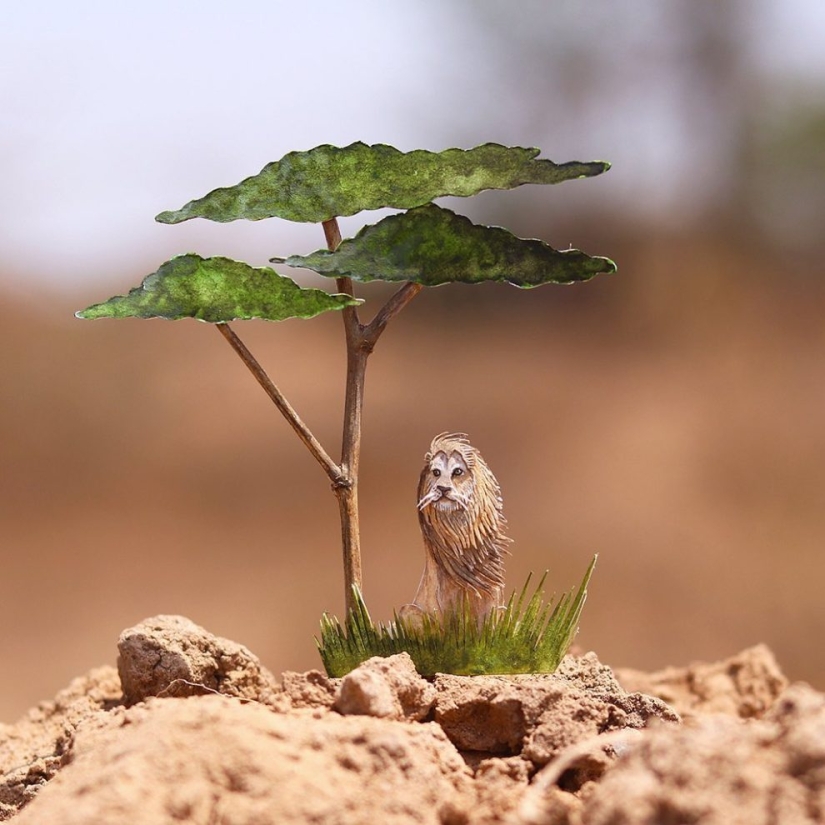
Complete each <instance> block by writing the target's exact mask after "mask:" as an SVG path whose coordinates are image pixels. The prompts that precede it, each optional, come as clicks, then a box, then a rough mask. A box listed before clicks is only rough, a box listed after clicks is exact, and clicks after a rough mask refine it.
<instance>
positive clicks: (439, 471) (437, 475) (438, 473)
mask: <svg viewBox="0 0 825 825" xmlns="http://www.w3.org/2000/svg"><path fill="white" fill-rule="evenodd" d="M433 475H434V476H435V477H436V478H440V477H441V470H433Z"/></svg>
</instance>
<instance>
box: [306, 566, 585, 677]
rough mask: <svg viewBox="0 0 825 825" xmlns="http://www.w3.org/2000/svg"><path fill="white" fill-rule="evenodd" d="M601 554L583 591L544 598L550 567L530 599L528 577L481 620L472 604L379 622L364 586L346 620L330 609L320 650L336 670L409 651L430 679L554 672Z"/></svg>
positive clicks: (331, 670) (340, 671)
mask: <svg viewBox="0 0 825 825" xmlns="http://www.w3.org/2000/svg"><path fill="white" fill-rule="evenodd" d="M596 558H597V557H595V556H594V557H593V561H592V562H590V566H589V567H588V568H587V572H586V573H585V574H584V578H583V579H582V582H581V584H580V585H579V587H578V589H577V590H571V591H570V592H569V593H565V594H564V595H563V596H562V597H561V598H560V599H559V600H558V601H557V602H556V604H555V606H553V605H552V601H551V603H550V604H545V602H544V594H543V586H544V580H545V578H546V576H547V574H546V573H545V574H544V576H542V578H541V581H540V582H539V584H538V587H537V588H536V590H535V591H534V593H533V595H532V596H531V597H530V599H529V600H528V599H527V591H528V587H529V585H530V579H529V578H528V579H527V582H526V584H525V585H524V587H523V588H522V590H521V593H520V594H519V596H518V598H516V595H515V593H514V594H513V595H512V596H511V597H510V601H509V602H508V604H507V607H506V608H505V609H504V610H503V611H501V612H500V613H499V614H492V615H491V616H489V617H488V618H487V619H486V620H485V621H484V622H483V623H482V624H481V625H478V624H477V623H476V620H475V618H473V616H472V614H471V612H470V609H469V605H467V604H465V606H464V610H462V611H457V612H455V613H452V614H449V615H446V616H444V617H435V616H428V615H425V616H424V617H423V623H422V624H421V625H420V626H418V625H417V624H416V623H415V622H411V621H409V620H407V619H402V618H399V617H398V616H395V617H394V620H393V621H392V622H391V623H389V624H387V625H384V624H381V623H379V624H377V625H376V624H373V622H372V619H370V615H369V612H368V611H367V607H366V605H365V604H364V599H363V597H362V596H361V593H360V591H358V590H357V588H356V589H355V605H356V606H355V608H354V610H352V611H350V614H349V616H348V617H347V620H346V623H345V624H344V625H342V624H341V623H340V622H339V621H338V619H336V618H334V617H331V616H328V615H326V614H325V615H324V617H323V618H322V619H321V639H320V641H318V650H319V652H320V654H321V659H322V660H323V663H324V667H325V668H326V671H327V673H328V674H329V675H330V676H344V675H345V674H347V673H349V671H351V670H352V669H353V668H355V667H357V666H358V665H359V664H361V662H363V661H366V660H367V659H369V658H370V657H372V656H392V655H393V654H395V653H401V652H402V651H406V652H407V653H409V654H410V656H411V657H412V660H413V661H414V662H415V667H416V669H417V670H418V672H419V673H420V674H421V675H422V676H428V677H430V676H434V675H435V674H436V673H455V674H458V675H465V676H474V675H479V674H495V673H552V672H553V671H554V670H555V669H556V668H557V667H558V665H559V662H561V660H562V658H563V657H564V654H565V653H566V652H567V650H568V648H569V647H570V644H571V643H572V641H573V638H574V636H575V635H576V631H577V630H578V624H579V617H580V616H581V612H582V608H583V607H584V602H585V599H586V598H587V585H588V583H589V581H590V577H591V576H592V574H593V568H594V567H595V566H596ZM525 601H526V604H525ZM316 641H317V640H316Z"/></svg>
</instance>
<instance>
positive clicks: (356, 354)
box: [216, 218, 422, 614]
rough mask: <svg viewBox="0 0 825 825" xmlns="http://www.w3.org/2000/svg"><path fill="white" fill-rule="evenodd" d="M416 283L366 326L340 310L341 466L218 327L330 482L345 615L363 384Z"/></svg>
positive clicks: (331, 224)
mask: <svg viewBox="0 0 825 825" xmlns="http://www.w3.org/2000/svg"><path fill="white" fill-rule="evenodd" d="M323 227H324V236H325V237H326V241H327V246H328V248H329V249H330V251H335V249H336V248H337V247H338V245H339V244H340V243H341V232H340V230H339V228H338V221H337V220H336V219H335V218H332V219H330V220H328V221H324V223H323ZM336 284H337V288H338V292H339V293H341V294H343V295H349V296H350V297H352V296H353V294H354V293H353V285H352V279H350V278H337V279H336ZM421 289H422V287H421V285H420V284H413V283H407V284H404V285H403V286H402V287H401V288H400V289H399V290H398V291H397V292H395V293H394V294H393V295H392V297H390V299H389V300H388V301H387V302H386V304H384V306H383V307H382V308H381V309H380V310H379V311H378V313H377V314H376V316H375V317H374V318H373V319H372V321H371V322H370V323H369V324H367V325H364V324H362V323H361V322H360V320H359V318H358V311H357V308H356V307H355V306H348V307H344V309H343V310H342V313H341V314H342V316H343V321H344V332H345V336H346V343H347V384H346V394H345V398H344V428H343V434H342V444H341V463H340V464H336V463H335V461H333V460H332V458H330V456H329V455H328V454H327V452H326V451H325V450H324V448H323V447H322V446H321V444H320V442H319V441H318V439H317V438H315V436H314V435H313V434H312V432H311V431H310V429H309V427H307V426H306V424H304V422H303V421H302V420H301V418H300V416H299V415H298V413H297V412H295V410H294V409H293V407H292V405H291V404H290V403H289V402H288V401H287V400H286V398H285V397H284V395H283V393H282V392H281V391H280V390H279V389H278V387H276V386H275V384H274V383H273V382H272V380H271V379H270V378H269V376H268V375H267V374H266V372H265V371H264V369H263V367H261V365H260V364H259V363H258V362H257V360H256V359H255V357H254V356H253V355H252V353H251V352H250V351H249V350H248V349H247V348H246V346H245V345H244V343H243V341H241V339H240V338H239V337H238V336H237V335H236V334H235V332H234V331H233V330H232V328H231V327H230V326H229V325H228V324H226V323H222V324H216V326H217V327H218V330H219V331H220V333H221V335H223V337H224V338H225V339H226V340H227V341H228V343H229V344H230V346H231V347H232V348H233V349H234V350H235V352H236V353H237V354H238V356H239V357H240V359H241V360H242V361H243V362H244V364H246V366H247V368H248V369H249V371H250V372H251V373H252V375H253V376H255V379H256V380H257V382H258V383H259V384H260V385H261V387H262V388H263V390H264V392H266V394H267V395H268V396H269V397H270V399H271V400H272V402H273V403H274V404H275V406H276V407H277V408H278V410H279V411H280V412H281V414H282V415H283V416H284V418H286V420H287V422H288V423H289V425H290V426H291V427H292V429H293V430H294V431H295V433H296V434H297V436H298V438H300V439H301V441H302V442H303V443H304V445H305V446H306V447H307V449H308V450H309V451H310V453H312V455H313V457H314V458H315V460H316V461H317V462H318V463H319V464H320V465H321V467H323V469H324V472H325V473H326V474H327V476H328V477H329V479H330V481H331V482H332V489H333V491H334V492H335V496H336V498H337V499H338V509H339V512H340V517H341V541H342V547H343V552H344V585H345V594H344V598H345V603H346V611H347V614H349V612H350V611H351V610H352V609H353V608H354V607H355V605H356V603H355V599H354V594H353V586H357V587H358V588H359V589H360V588H361V538H360V523H359V515H358V469H359V463H360V457H361V419H362V413H363V407H364V379H365V376H366V370H367V359H368V358H369V356H370V353H371V352H372V350H373V348H374V347H375V344H376V342H377V341H378V339H379V338H380V336H381V333H383V332H384V330H385V329H386V327H387V324H388V323H389V322H390V321H391V320H392V319H393V318H394V317H395V316H396V315H398V313H399V312H401V310H403V309H404V307H405V306H407V304H408V303H409V302H410V301H411V300H412V299H413V298H414V297H415V296H416V295H418V293H419V292H420V291H421Z"/></svg>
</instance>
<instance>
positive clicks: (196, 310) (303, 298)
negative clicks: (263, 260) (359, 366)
mask: <svg viewBox="0 0 825 825" xmlns="http://www.w3.org/2000/svg"><path fill="white" fill-rule="evenodd" d="M358 303H360V301H357V300H355V299H353V298H350V297H349V296H347V295H330V294H329V293H327V292H324V291H323V290H321V289H304V288H303V287H300V286H298V284H296V283H295V282H294V281H292V280H290V279H289V278H286V277H284V276H283V275H279V274H278V273H277V272H276V271H275V270H274V269H270V268H269V267H260V268H256V267H252V266H249V265H248V264H245V263H242V262H240V261H233V260H231V259H229V258H201V257H200V255H194V254H189V255H178V256H177V257H175V258H172V260H170V261H167V262H166V263H165V264H163V265H162V266H161V267H160V269H158V271H157V272H153V273H152V274H151V275H149V276H147V277H146V278H144V280H143V283H142V284H141V285H140V286H139V287H135V288H134V289H133V290H131V291H130V292H129V294H128V295H116V296H115V297H114V298H110V299H109V300H108V301H105V302H103V303H101V304H94V305H93V306H90V307H88V308H87V309H84V310H83V311H81V312H78V313H77V316H78V318H129V317H133V318H166V319H169V320H177V319H180V318H197V319H198V320H200V321H208V322H210V323H221V322H223V321H234V320H238V319H247V318H263V319H265V320H267V321H283V320H284V319H286V318H312V317H313V316H315V315H319V314H320V313H322V312H326V311H328V310H333V309H343V308H344V307H345V306H354V305H355V304H358Z"/></svg>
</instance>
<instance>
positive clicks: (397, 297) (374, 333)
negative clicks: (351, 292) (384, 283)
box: [363, 283, 424, 348]
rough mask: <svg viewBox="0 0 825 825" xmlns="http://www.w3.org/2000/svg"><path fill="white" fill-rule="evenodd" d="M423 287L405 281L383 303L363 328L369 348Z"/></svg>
mask: <svg viewBox="0 0 825 825" xmlns="http://www.w3.org/2000/svg"><path fill="white" fill-rule="evenodd" d="M422 289H424V287H423V286H422V285H421V284H414V283H406V284H404V285H403V286H402V287H401V288H400V289H399V290H398V291H397V292H395V293H394V294H393V295H392V297H391V298H390V299H389V300H388V301H387V303H386V304H384V306H383V307H381V309H380V310H379V312H378V313H377V314H376V316H375V318H373V319H372V321H370V322H369V324H367V326H366V327H364V329H363V333H364V339H365V340H366V342H367V343H368V344H369V346H370V348H372V347H374V346H375V343H376V341H377V340H378V339H379V337H380V336H381V333H382V332H383V331H384V330H385V329H386V327H387V324H388V323H389V322H390V321H392V319H393V318H395V316H396V315H398V313H399V312H401V310H402V309H404V307H405V306H407V304H408V303H409V302H410V301H412V299H413V298H415V296H416V295H418V293H419V292H421V290H422Z"/></svg>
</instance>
